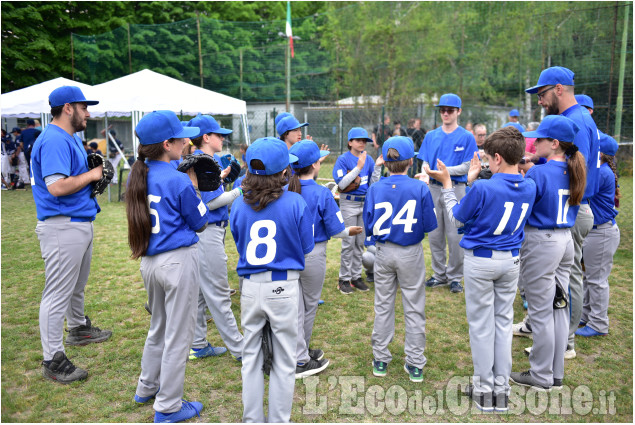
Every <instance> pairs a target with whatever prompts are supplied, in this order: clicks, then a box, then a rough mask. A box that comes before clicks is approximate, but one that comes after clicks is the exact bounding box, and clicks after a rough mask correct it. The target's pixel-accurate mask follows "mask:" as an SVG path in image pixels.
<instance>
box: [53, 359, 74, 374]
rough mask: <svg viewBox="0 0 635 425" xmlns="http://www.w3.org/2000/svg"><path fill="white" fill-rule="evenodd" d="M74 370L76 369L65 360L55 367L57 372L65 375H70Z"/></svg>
mask: <svg viewBox="0 0 635 425" xmlns="http://www.w3.org/2000/svg"><path fill="white" fill-rule="evenodd" d="M75 369H77V367H75V365H74V364H73V363H71V361H70V360H68V359H66V358H65V359H64V360H63V361H62V363H60V364H59V366H57V370H58V371H59V372H61V373H63V374H65V375H70V374H71V373H73V372H75Z"/></svg>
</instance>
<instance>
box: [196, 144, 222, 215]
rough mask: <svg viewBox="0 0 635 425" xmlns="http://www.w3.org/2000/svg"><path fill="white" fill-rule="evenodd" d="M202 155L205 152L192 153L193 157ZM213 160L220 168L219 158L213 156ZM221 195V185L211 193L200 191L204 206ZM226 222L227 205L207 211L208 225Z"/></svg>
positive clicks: (197, 150) (198, 150)
mask: <svg viewBox="0 0 635 425" xmlns="http://www.w3.org/2000/svg"><path fill="white" fill-rule="evenodd" d="M204 153H205V152H203V151H202V150H200V149H196V150H195V151H194V155H201V154H204ZM213 158H214V160H215V161H216V163H217V164H218V166H219V167H221V163H220V157H219V156H218V155H216V154H214V156H213ZM221 168H222V167H221ZM223 193H225V185H224V184H221V185H220V186H219V187H218V189H216V190H214V191H212V192H203V191H201V199H203V202H205V204H206V205H207V203H208V202H210V201H213V200H214V199H216V198H218V197H219V196H221V195H222V194H223ZM226 220H229V212H228V208H227V205H225V206H222V207H220V208H216V209H215V210H209V212H208V213H207V222H208V223H218V222H219V221H226Z"/></svg>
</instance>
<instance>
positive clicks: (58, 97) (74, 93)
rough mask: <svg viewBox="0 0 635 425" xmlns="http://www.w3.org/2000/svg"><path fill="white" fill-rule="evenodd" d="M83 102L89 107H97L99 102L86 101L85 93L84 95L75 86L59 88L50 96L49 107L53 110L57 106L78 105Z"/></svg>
mask: <svg viewBox="0 0 635 425" xmlns="http://www.w3.org/2000/svg"><path fill="white" fill-rule="evenodd" d="M78 102H82V103H85V104H87V105H97V104H98V103H99V101H97V100H86V97H84V93H82V91H81V89H80V88H79V87H75V86H62V87H58V88H56V89H55V90H53V91H52V92H51V94H49V105H50V106H51V108H55V107H56V106H62V105H64V104H66V103H78Z"/></svg>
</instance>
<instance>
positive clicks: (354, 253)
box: [340, 193, 366, 280]
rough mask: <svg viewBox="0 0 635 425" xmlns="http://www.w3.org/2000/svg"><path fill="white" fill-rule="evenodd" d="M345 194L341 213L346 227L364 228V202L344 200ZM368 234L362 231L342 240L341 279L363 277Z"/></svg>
mask: <svg viewBox="0 0 635 425" xmlns="http://www.w3.org/2000/svg"><path fill="white" fill-rule="evenodd" d="M344 196H345V194H343V193H342V194H341V195H340V211H342V218H343V219H344V225H345V226H346V227H349V226H361V228H362V229H363V228H364V218H363V216H362V213H363V210H364V202H359V201H350V200H346V199H344ZM365 238H366V233H365V232H363V231H362V233H360V234H359V235H356V236H345V237H343V238H342V254H341V262H340V279H341V280H355V279H357V278H361V277H362V254H364V239H365Z"/></svg>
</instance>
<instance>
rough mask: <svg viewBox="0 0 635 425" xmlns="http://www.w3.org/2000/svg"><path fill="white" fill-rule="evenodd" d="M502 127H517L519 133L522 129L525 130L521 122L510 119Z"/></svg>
mask: <svg viewBox="0 0 635 425" xmlns="http://www.w3.org/2000/svg"><path fill="white" fill-rule="evenodd" d="M503 127H514V128H515V129H517V130H518V131H520V132H521V133H522V132H523V131H525V127H523V126H522V124H519V123H517V122H512V121H510V122H508V123H506V124H505V125H504V126H503Z"/></svg>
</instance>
